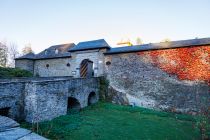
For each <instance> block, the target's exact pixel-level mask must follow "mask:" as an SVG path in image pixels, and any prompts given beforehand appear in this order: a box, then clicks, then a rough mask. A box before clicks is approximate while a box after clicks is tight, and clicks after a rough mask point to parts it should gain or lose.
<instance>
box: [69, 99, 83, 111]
mask: <svg viewBox="0 0 210 140" xmlns="http://www.w3.org/2000/svg"><path fill="white" fill-rule="evenodd" d="M67 109H68V110H71V109H74V110H80V109H81V104H80V102H79V100H77V99H76V98H74V97H68V104H67Z"/></svg>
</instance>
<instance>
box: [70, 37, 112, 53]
mask: <svg viewBox="0 0 210 140" xmlns="http://www.w3.org/2000/svg"><path fill="white" fill-rule="evenodd" d="M102 48H107V49H110V46H109V45H108V44H107V42H106V41H105V40H104V39H98V40H92V41H85V42H80V43H78V44H77V45H76V46H74V47H73V48H71V49H69V52H75V51H84V50H93V49H102Z"/></svg>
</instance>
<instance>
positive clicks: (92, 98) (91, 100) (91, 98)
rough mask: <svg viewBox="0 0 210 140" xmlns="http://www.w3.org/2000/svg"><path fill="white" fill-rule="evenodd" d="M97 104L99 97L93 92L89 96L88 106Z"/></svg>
mask: <svg viewBox="0 0 210 140" xmlns="http://www.w3.org/2000/svg"><path fill="white" fill-rule="evenodd" d="M96 102H97V96H96V93H95V92H91V93H90V94H89V96H88V105H92V104H95V103H96Z"/></svg>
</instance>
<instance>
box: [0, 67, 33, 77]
mask: <svg viewBox="0 0 210 140" xmlns="http://www.w3.org/2000/svg"><path fill="white" fill-rule="evenodd" d="M32 76H33V74H32V73H31V72H29V71H26V70H21V69H19V68H3V67H0V78H12V77H32Z"/></svg>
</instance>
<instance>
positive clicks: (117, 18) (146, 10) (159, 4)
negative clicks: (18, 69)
mask: <svg viewBox="0 0 210 140" xmlns="http://www.w3.org/2000/svg"><path fill="white" fill-rule="evenodd" d="M0 19H1V20H0V41H5V40H7V42H15V43H16V44H17V45H18V46H19V49H21V48H22V47H24V45H26V44H28V43H30V44H31V46H32V48H33V50H34V51H35V52H36V53H37V52H39V51H41V50H43V49H45V48H47V47H49V46H51V45H56V44H63V43H70V42H74V43H78V42H79V41H86V40H94V39H100V38H104V39H106V41H107V42H108V43H109V44H110V45H111V46H113V47H115V46H117V45H116V43H117V42H119V41H120V40H121V38H129V39H130V40H131V41H132V42H133V43H134V44H135V40H136V38H137V37H140V38H141V39H142V40H143V42H144V43H149V42H160V41H161V40H163V39H165V38H169V39H170V40H181V39H192V38H195V37H198V38H202V37H210V0H0Z"/></svg>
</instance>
